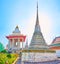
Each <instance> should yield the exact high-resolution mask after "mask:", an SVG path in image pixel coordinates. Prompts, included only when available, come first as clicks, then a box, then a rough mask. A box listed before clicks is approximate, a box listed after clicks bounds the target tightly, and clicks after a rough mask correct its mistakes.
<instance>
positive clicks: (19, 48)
mask: <svg viewBox="0 0 60 64" xmlns="http://www.w3.org/2000/svg"><path fill="white" fill-rule="evenodd" d="M18 49H20V39H19V38H18Z"/></svg>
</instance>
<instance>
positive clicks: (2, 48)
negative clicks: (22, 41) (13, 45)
mask: <svg viewBox="0 0 60 64" xmlns="http://www.w3.org/2000/svg"><path fill="white" fill-rule="evenodd" d="M3 50H4V46H3V44H2V43H1V42H0V52H1V51H3Z"/></svg>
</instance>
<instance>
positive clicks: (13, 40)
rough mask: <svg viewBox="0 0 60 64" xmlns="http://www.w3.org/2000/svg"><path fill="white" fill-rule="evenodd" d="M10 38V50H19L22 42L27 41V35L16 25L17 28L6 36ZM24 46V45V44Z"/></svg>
mask: <svg viewBox="0 0 60 64" xmlns="http://www.w3.org/2000/svg"><path fill="white" fill-rule="evenodd" d="M6 38H7V39H8V41H9V42H8V51H10V52H18V51H20V49H21V45H20V44H21V43H22V45H23V42H25V38H26V36H25V35H23V34H21V32H20V30H19V27H18V26H16V28H15V30H14V31H13V33H12V34H11V35H8V36H6ZM22 47H23V46H22Z"/></svg>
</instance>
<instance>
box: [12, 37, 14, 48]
mask: <svg viewBox="0 0 60 64" xmlns="http://www.w3.org/2000/svg"><path fill="white" fill-rule="evenodd" d="M12 48H14V38H13V39H12Z"/></svg>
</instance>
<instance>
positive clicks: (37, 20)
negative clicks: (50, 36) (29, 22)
mask: <svg viewBox="0 0 60 64" xmlns="http://www.w3.org/2000/svg"><path fill="white" fill-rule="evenodd" d="M35 32H41V29H40V25H39V17H38V2H37V16H36V25H35Z"/></svg>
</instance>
